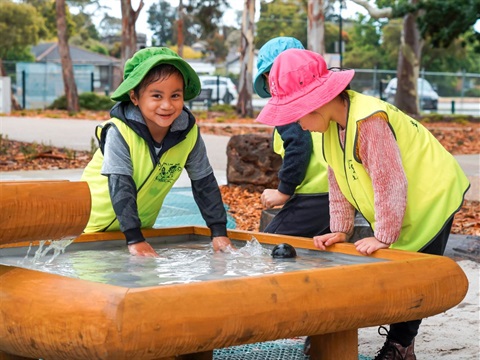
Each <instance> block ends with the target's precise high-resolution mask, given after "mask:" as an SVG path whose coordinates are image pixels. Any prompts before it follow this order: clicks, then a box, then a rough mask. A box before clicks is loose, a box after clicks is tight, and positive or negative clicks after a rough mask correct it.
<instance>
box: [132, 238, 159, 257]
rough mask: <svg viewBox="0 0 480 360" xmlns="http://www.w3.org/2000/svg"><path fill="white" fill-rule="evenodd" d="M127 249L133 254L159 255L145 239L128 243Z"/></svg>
mask: <svg viewBox="0 0 480 360" xmlns="http://www.w3.org/2000/svg"><path fill="white" fill-rule="evenodd" d="M128 251H130V254H131V255H134V256H146V257H160V255H158V254H157V252H156V251H155V250H153V248H152V246H151V245H150V244H149V243H147V242H146V241H142V242H139V243H136V244H132V245H128Z"/></svg>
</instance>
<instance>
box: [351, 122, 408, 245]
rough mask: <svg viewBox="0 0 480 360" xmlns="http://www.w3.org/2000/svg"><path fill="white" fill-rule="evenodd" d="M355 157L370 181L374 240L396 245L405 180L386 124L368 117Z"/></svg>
mask: <svg viewBox="0 0 480 360" xmlns="http://www.w3.org/2000/svg"><path fill="white" fill-rule="evenodd" d="M359 135H360V136H359V145H358V146H359V148H358V153H359V156H360V159H361V161H362V163H363V166H364V167H365V170H366V171H367V173H368V174H369V176H370V178H371V179H372V184H373V192H374V206H375V223H376V226H375V237H376V238H377V239H378V240H379V241H381V242H383V243H385V244H391V243H393V242H395V241H396V240H397V239H398V237H399V235H400V231H401V227H402V222H403V217H404V215H405V209H406V207H407V187H408V184H407V177H406V175H405V171H404V169H403V165H402V158H401V154H400V149H399V148H398V145H397V142H396V141H395V138H394V136H393V133H392V131H391V129H390V128H389V126H388V123H387V121H385V120H384V119H382V118H381V117H371V118H370V119H367V120H364V121H362V123H361V125H360V128H359Z"/></svg>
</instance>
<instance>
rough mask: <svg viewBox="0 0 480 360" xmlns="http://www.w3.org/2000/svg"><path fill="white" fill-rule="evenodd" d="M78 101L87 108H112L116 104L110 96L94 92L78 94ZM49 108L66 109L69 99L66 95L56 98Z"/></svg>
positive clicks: (82, 106) (82, 107)
mask: <svg viewBox="0 0 480 360" xmlns="http://www.w3.org/2000/svg"><path fill="white" fill-rule="evenodd" d="M78 102H79V104H80V108H81V109H85V110H110V109H111V108H112V106H113V105H114V104H115V102H114V101H112V100H111V99H110V98H109V97H108V96H105V95H98V94H95V93H92V92H84V93H82V94H80V95H79V96H78ZM48 108H49V109H58V110H66V109H67V99H66V97H65V95H62V96H60V97H59V98H58V99H56V100H55V101H54V102H53V103H52V104H51V105H50V106H49V107H48Z"/></svg>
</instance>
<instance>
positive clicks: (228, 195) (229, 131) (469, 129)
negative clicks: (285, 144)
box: [0, 112, 480, 236]
mask: <svg viewBox="0 0 480 360" xmlns="http://www.w3.org/2000/svg"><path fill="white" fill-rule="evenodd" d="M12 115H13V116H15V115H20V114H12ZM21 115H27V116H29V117H35V116H36V117H45V116H48V117H53V118H68V117H69V116H68V115H67V114H66V113H62V112H55V113H47V114H45V113H28V114H21ZM79 116H80V117H79ZM75 118H88V119H97V120H105V119H108V114H107V113H88V114H87V113H82V114H80V115H78V114H77V115H76V116H75ZM198 122H199V124H200V129H201V132H202V133H204V134H213V135H224V136H233V135H238V134H247V133H259V132H262V133H271V131H272V128H270V127H264V126H261V125H258V124H255V122H254V120H253V119H237V118H232V119H225V118H223V117H219V116H218V115H216V114H211V113H207V116H198ZM424 125H425V126H426V127H427V128H428V129H429V130H430V131H431V132H432V133H433V135H434V136H435V137H436V138H437V139H438V140H439V141H440V142H441V143H442V145H443V146H444V147H445V148H446V149H447V150H448V151H449V152H451V153H452V154H454V155H460V154H480V141H478V139H479V138H480V123H478V122H462V123H455V122H448V123H444V122H442V123H437V122H435V123H425V124H424ZM94 150H95V149H94V148H92V150H91V151H73V150H69V149H60V148H54V147H52V146H49V145H48V144H37V143H23V142H19V141H13V140H11V139H8V137H5V136H4V135H3V134H1V133H0V171H15V170H43V169H52V170H53V169H75V168H83V167H85V166H86V164H87V163H88V162H89V161H90V159H91V156H92V153H93V151H94ZM261 190H262V189H251V188H248V189H247V188H242V187H240V186H233V185H226V186H221V192H222V196H223V200H224V202H225V203H226V204H227V205H228V207H229V212H230V214H231V215H232V217H233V218H234V219H235V221H236V226H237V229H240V230H249V231H257V230H258V227H259V223H260V215H261V212H262V210H263V208H262V205H261V204H260V195H261ZM479 208H480V203H479V202H478V201H466V202H465V203H464V206H463V207H462V208H461V210H460V211H459V213H458V214H457V215H456V217H455V221H454V224H453V227H452V233H453V234H462V235H475V236H480V212H479Z"/></svg>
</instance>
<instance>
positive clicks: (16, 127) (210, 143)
mask: <svg viewBox="0 0 480 360" xmlns="http://www.w3.org/2000/svg"><path fill="white" fill-rule="evenodd" d="M100 123H101V121H96V120H75V119H45V118H28V117H10V116H4V117H0V134H1V135H2V136H8V138H9V139H11V140H17V141H26V142H37V143H40V144H45V145H51V146H55V147H67V148H69V149H73V150H83V151H90V150H91V149H92V142H93V144H94V145H96V144H97V142H96V140H95V137H94V133H95V127H96V126H97V125H99V124H100ZM202 137H203V139H204V141H205V144H206V147H207V153H208V157H209V159H210V163H211V165H212V167H213V169H214V171H215V176H216V177H217V181H218V182H219V184H221V185H222V184H226V169H227V154H226V151H227V144H228V141H229V139H230V138H229V137H228V136H217V135H208V134H203V135H202ZM81 174H82V170H81V169H74V170H39V171H13V172H0V180H26V179H38V180H40V179H42V180H43V179H67V180H78V179H79V178H80V176H81ZM175 185H176V186H177V187H184V186H190V181H189V180H188V177H187V176H186V174H184V173H183V174H182V176H181V178H180V180H179V181H177V183H176V184H175Z"/></svg>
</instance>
